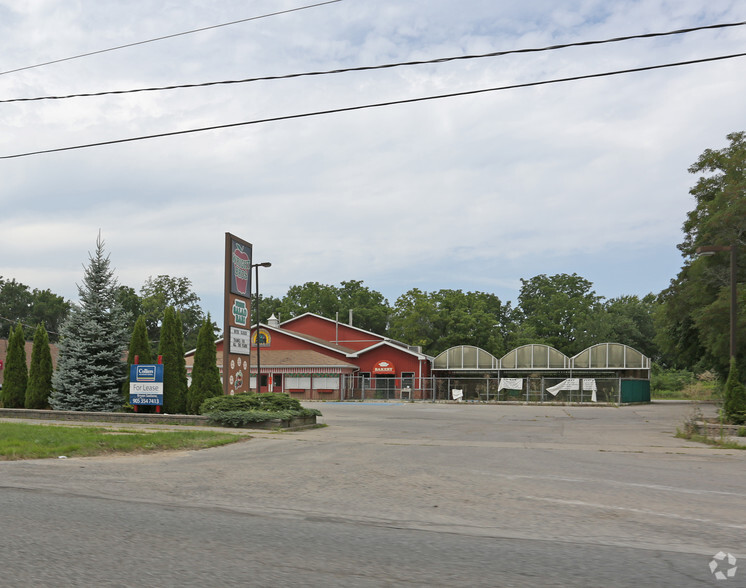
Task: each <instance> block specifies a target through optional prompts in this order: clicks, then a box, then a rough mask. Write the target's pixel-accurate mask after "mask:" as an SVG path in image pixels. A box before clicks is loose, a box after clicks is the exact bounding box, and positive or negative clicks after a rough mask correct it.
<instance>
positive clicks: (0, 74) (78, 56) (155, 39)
mask: <svg viewBox="0 0 746 588" xmlns="http://www.w3.org/2000/svg"><path fill="white" fill-rule="evenodd" d="M341 1H342V0H328V1H327V2H319V3H318V4H310V5H308V6H300V7H298V8H290V9H288V10H280V11H278V12H272V13H269V14H262V15H261V16H252V17H249V18H242V19H240V20H234V21H231V22H224V23H221V24H216V25H211V26H209V27H202V28H199V29H192V30H191V31H184V32H182V33H174V34H172V35H164V36H163V37H156V38H154V39H147V40H145V41H136V42H135V43H127V44H126V45H118V46H117V47H110V48H108V49H99V50H98V51H91V52H89V53H81V54H80V55H73V56H72V57H63V58H62V59H54V60H52V61H46V62H44V63H37V64H35V65H27V66H25V67H19V68H16V69H9V70H7V71H0V76H3V75H6V74H11V73H16V72H19V71H24V70H27V69H33V68H35V67H43V66H45V65H52V64H54V63H62V62H63V61H71V60H73V59H80V58H81V57H90V56H91V55H98V54H100V53H108V52H109V51H118V50H119V49H127V48H128V47H136V46H137V45H145V44H146V43H154V42H156V41H164V40H166V39H173V38H174V37H181V36H184V35H191V34H193V33H201V32H203V31H209V30H211V29H218V28H220V27H227V26H231V25H235V24H240V23H243V22H249V21H252V20H259V19H261V18H269V17H270V16H279V15H280V14H288V13H289V12H297V11H299V10H307V9H309V8H316V7H318V6H324V5H325V4H334V3H335V2H341Z"/></svg>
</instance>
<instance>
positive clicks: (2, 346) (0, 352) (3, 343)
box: [0, 339, 59, 384]
mask: <svg viewBox="0 0 746 588" xmlns="http://www.w3.org/2000/svg"><path fill="white" fill-rule="evenodd" d="M33 349H34V342H33V341H26V366H27V367H29V368H30V367H31V351H32V350H33ZM49 351H50V353H51V354H52V367H53V368H55V369H56V368H57V355H58V354H59V350H58V349H57V345H56V344H55V343H50V344H49ZM7 355H8V340H7V339H0V361H2V362H3V369H1V370H0V384H2V383H3V375H4V372H5V365H6V361H5V359H6V357H7Z"/></svg>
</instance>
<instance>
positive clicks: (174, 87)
mask: <svg viewBox="0 0 746 588" xmlns="http://www.w3.org/2000/svg"><path fill="white" fill-rule="evenodd" d="M336 1H338V0H336ZM743 25H746V21H741V22H734V23H721V24H714V25H706V26H701V27H693V28H688V29H677V30H675V31H666V32H659V33H645V34H641V35H627V36H624V37H615V38H612V39H603V40H597V41H579V42H575V43H564V44H561V45H550V46H547V47H538V48H528V49H511V50H507V51H495V52H492V53H481V54H477V55H459V56H455V57H439V58H436V59H428V60H422V61H404V62H395V63H385V64H381V65H369V66H361V67H348V68H342V69H334V70H324V71H312V72H303V73H292V74H284V75H277V76H263V77H255V78H244V79H240V80H222V81H215V82H202V83H196V84H178V85H172V86H157V87H151V88H134V89H130V90H109V91H102V92H88V93H82V94H67V95H64V96H38V97H33V98H9V99H6V100H0V104H4V103H8V102H35V101H41V100H66V99H70V98H89V97H93V96H110V95H116V94H134V93H137V92H160V91H164V90H177V89H185V88H204V87H208V86H218V85H229V84H246V83H250V82H260V81H271V80H286V79H291V78H300V77H307V76H323V75H330V74H340V73H348V72H359V71H371V70H378V69H390V68H395V67H404V66H414V65H430V64H436V63H447V62H449V61H460V60H468V59H483V58H486V57H501V56H504V55H513V54H519V53H539V52H543V51H556V50H558V49H567V48H569V47H586V46H591V45H602V44H606V43H618V42H621V41H629V40H633V39H650V38H654V37H665V36H670V35H682V34H685V33H691V32H695V31H702V30H708V29H722V28H729V27H738V26H743Z"/></svg>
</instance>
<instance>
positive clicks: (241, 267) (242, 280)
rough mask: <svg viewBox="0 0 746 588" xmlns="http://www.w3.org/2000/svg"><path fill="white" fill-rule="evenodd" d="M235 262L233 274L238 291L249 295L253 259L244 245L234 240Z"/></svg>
mask: <svg viewBox="0 0 746 588" xmlns="http://www.w3.org/2000/svg"><path fill="white" fill-rule="evenodd" d="M231 260H232V263H233V276H234V279H235V286H236V292H237V293H238V294H243V295H244V296H246V295H247V292H246V290H247V287H248V283H249V272H250V271H251V260H250V259H249V254H248V253H247V252H246V251H245V250H244V246H243V245H241V244H240V243H235V242H234V248H233V254H232V256H231Z"/></svg>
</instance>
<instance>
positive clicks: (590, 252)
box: [0, 0, 746, 316]
mask: <svg viewBox="0 0 746 588" xmlns="http://www.w3.org/2000/svg"><path fill="white" fill-rule="evenodd" d="M317 1H318V0H317ZM312 3H314V2H313V0H253V1H233V0H220V1H217V0H212V1H211V0H179V2H164V1H163V0H157V1H156V0H152V1H150V0H129V1H127V2H122V1H121V0H69V1H67V0H66V1H62V0H26V1H24V2H18V1H16V0H0V71H2V72H8V71H9V70H15V69H19V68H25V67H27V66H31V65H36V64H39V63H44V62H48V61H53V60H57V59H62V58H66V57H71V56H75V55H80V54H84V53H88V52H93V51H98V50H101V49H106V48H110V47H115V46H120V45H124V44H129V43H135V42H138V41H144V40H147V39H152V38H155V37H161V36H166V35H172V34H175V33H179V32H182V31H188V30H192V29H198V28H203V27H208V26H211V25H217V24H220V23H226V22H230V21H235V20H239V19H246V18H249V17H255V16H261V15H265V14H268V13H273V12H278V11H282V10H290V9H293V8H297V7H301V6H304V5H308V4H312ZM744 20H746V4H744V3H743V2H736V1H735V0H733V1H725V0H707V1H702V0H676V1H670V0H667V1H663V0H660V1H659V0H640V1H635V0H625V1H621V0H620V1H614V2H610V1H608V0H577V1H576V0H567V1H564V0H528V1H524V2H507V1H502V0H458V1H456V0H341V1H339V2H335V3H330V4H326V5H324V6H318V7H315V8H309V9H306V10H300V11H295V12H291V13H287V14H281V15H276V16H271V17H268V18H261V19H256V20H252V21H249V22H243V23H241V24H235V25H232V26H226V27H221V28H215V29H210V30H208V31H204V32H199V33H195V34H190V35H185V36H179V37H174V38H170V39H167V40H162V41H158V42H153V43H147V44H141V45H137V46H135V47H130V48H125V49H121V50H117V51H111V52H105V53H100V54H96V55H93V56H89V57H85V58H80V59H73V60H68V61H63V62H60V63H56V64H51V65H46V66H43V67H34V68H31V69H23V70H21V71H15V72H11V73H3V74H2V75H0V99H2V100H8V99H11V98H26V97H36V96H46V95H67V94H72V93H84V92H100V91H105V90H126V89H132V88H141V87H152V86H166V85H176V84H194V83H202V82H210V81H219V80H231V79H243V78H251V77H261V76H280V75H285V74H292V73H303V72H310V71H319V70H334V69H339V68H351V67H361V66H372V65H379V64H384V63H396V62H405V61H412V60H431V59H437V58H443V57H455V56H461V55H470V54H482V53H489V52H496V51H505V50H513V49H525V48H539V47H544V46H548V45H555V44H562V43H573V42H581V41H588V40H599V39H607V38H613V37H618V36H625V35H635V34H643V33H650V32H662V31H669V30H674V29H680V28H689V27H697V26H703V25H711V24H718V23H727V22H739V21H744ZM744 51H746V27H735V28H729V29H719V30H710V31H700V32H693V33H689V34H685V35H677V36H669V37H662V38H655V39H645V40H632V41H625V42H619V43H612V44H605V45H597V46H592V47H573V48H567V49H560V50H555V51H551V52H541V53H528V54H517V55H508V56H502V57H490V58H483V59H474V60H461V61H453V62H449V63H441V64H430V65H418V66H409V67H399V68H393V69H384V70H378V71H363V72H352V73H340V74H335V75H324V76H315V77H300V78H295V79H282V80H273V81H259V82H254V83H245V84H238V85H223V86H213V87H205V88H195V89H179V90H171V91H161V92H147V93H136V94H125V95H110V96H103V97H92V98H74V99H67V100H56V101H41V102H12V103H2V104H0V156H7V155H14V154H19V153H25V152H31V151H37V150H46V149H54V148H59V147H69V146H75V145H81V144H88V143H95V142H100V141H110V140H116V139H124V138H130V137H138V136H142V135H152V134H158V133H167V132H172V131H179V130H186V129H193V128H200V127H209V126H216V125H225V124H230V123H238V122H245V121H254V120H261V119H267V118H272V117H282V116H288V115H296V114H301V113H310V112H315V111H323V110H331V109H338V108H349V107H355V106H362V105H367V104H374V103H381V102H388V101H399V100H407V99H414V98H422V97H428V96H436V95H442V94H451V93H459V92H469V91H472V90H481V89H489V88H498V87H502V86H509V85H515V84H525V83H530V82H537V81H542V80H549V79H556V78H565V77H572V76H582V75H588V74H593V73H601V72H609V71H614V70H622V69H630V68H638V67H644V66H650V65H658V64H665V63H671V62H678V61H686V60H693V59H702V58H707V57H716V56H720V55H729V54H734V53H741V52H744ZM745 74H746V58H738V59H730V60H724V61H719V62H713V63H705V64H700V65H690V66H685V67H678V68H670V69H663V70H656V71H650V72H643V73H632V74H626V75H619V76H612V77H605V78H600V79H590V80H582V81H576V82H569V83H562V84H552V85H543V86H538V87H529V88H521V89H512V90H505V91H495V92H487V93H480V94H474V95H468V96H462V97H454V98H446V99H440V100H433V101H425V102H416V103H410V104H403V105H396V106H389V107H383V108H373V109H365V110H356V111H352V112H342V113H338V114H328V115H324V116H314V117H307V118H301V119H294V120H285V121H279V122H268V123H262V124H253V125H248V126H239V127H234V128H229V129H224V130H214V131H208V132H201V133H195V134H185V135H179V136H176V137H165V138H157V139H152V140H146V141H135V142H128V143H123V144H116V145H109V146H102V147H94V148H87V149H80V150H71V151H65V152H59V153H48V154H42V155H35V156H30V157H21V158H14V159H2V160H0V276H3V277H5V278H16V279H17V280H19V281H21V282H23V283H25V284H28V285H29V286H30V287H32V288H40V289H44V288H50V289H51V290H52V291H54V292H56V293H58V294H61V295H63V296H65V297H66V298H69V299H72V300H77V289H76V283H80V281H81V278H82V265H83V264H84V263H86V262H87V258H88V252H89V251H92V250H93V249H94V247H95V241H96V236H97V234H98V231H99V230H100V231H101V233H102V236H103V238H104V240H105V242H106V249H107V251H108V253H109V254H110V257H111V262H112V265H113V266H114V268H115V269H116V274H117V277H118V279H119V281H120V283H122V284H125V285H128V286H132V287H133V288H135V289H136V290H138V291H139V289H140V287H141V285H142V284H143V282H144V281H145V280H146V279H147V278H148V277H149V276H155V275H158V274H169V275H172V276H187V277H189V278H190V279H191V281H192V283H193V286H194V290H195V292H196V293H197V295H198V296H200V298H201V299H202V303H203V307H204V309H205V310H206V311H210V312H211V313H212V314H213V315H214V316H220V315H221V314H222V288H223V277H222V271H223V248H224V236H225V232H226V231H228V232H231V233H234V234H236V235H237V236H239V237H241V238H243V239H245V240H247V241H249V242H251V243H253V246H254V261H255V262H261V261H270V262H271V263H272V267H271V268H268V269H263V270H261V275H260V286H261V290H262V293H263V294H265V295H273V296H278V297H280V296H283V295H284V294H285V292H286V291H287V289H288V288H289V287H290V286H292V285H295V284H302V283H305V282H307V281H318V282H321V283H324V284H339V282H340V281H342V280H362V281H363V282H364V283H365V285H367V286H368V287H370V288H372V289H375V290H378V291H380V292H382V293H383V294H384V295H385V296H386V297H387V299H388V300H389V301H390V302H391V303H392V304H393V303H394V302H395V300H396V298H397V297H398V296H399V295H401V294H403V293H405V292H406V291H408V290H410V289H411V288H415V287H416V288H420V289H422V290H426V291H434V290H439V289H442V288H453V289H462V290H464V291H477V290H478V291H483V292H492V293H495V294H496V295H498V296H499V297H500V298H501V299H502V300H504V301H508V300H512V301H514V300H515V299H516V297H517V295H518V292H519V289H520V279H521V278H524V279H528V278H531V277H533V276H535V275H538V274H542V273H543V274H548V275H552V274H557V273H577V274H579V275H581V276H583V277H584V278H586V279H588V280H590V281H591V282H593V284H594V287H595V290H596V292H597V293H598V294H599V295H601V296H604V297H606V298H613V297H617V296H621V295H626V294H637V295H645V294H647V293H649V292H653V293H658V292H660V291H661V290H662V289H664V288H665V287H666V286H667V285H668V283H669V280H670V279H671V278H672V277H674V276H675V275H676V273H677V272H678V270H679V268H680V266H681V257H680V255H679V252H678V250H677V249H676V244H677V243H679V242H681V240H682V233H681V225H682V223H683V221H684V218H685V215H686V212H687V211H689V210H690V209H692V208H693V199H692V197H691V196H690V195H689V188H690V187H691V186H692V185H693V184H694V183H695V181H696V177H695V176H693V175H691V174H689V173H688V172H687V168H688V167H689V166H690V165H691V164H692V163H694V162H695V161H696V159H697V158H698V157H699V155H700V154H701V153H702V152H703V151H704V150H705V149H706V148H715V149H717V148H722V147H724V146H725V145H726V144H727V141H726V138H725V136H726V135H727V134H728V133H730V132H733V131H740V130H746V107H745V104H746V102H745V97H746V75H745Z"/></svg>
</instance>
